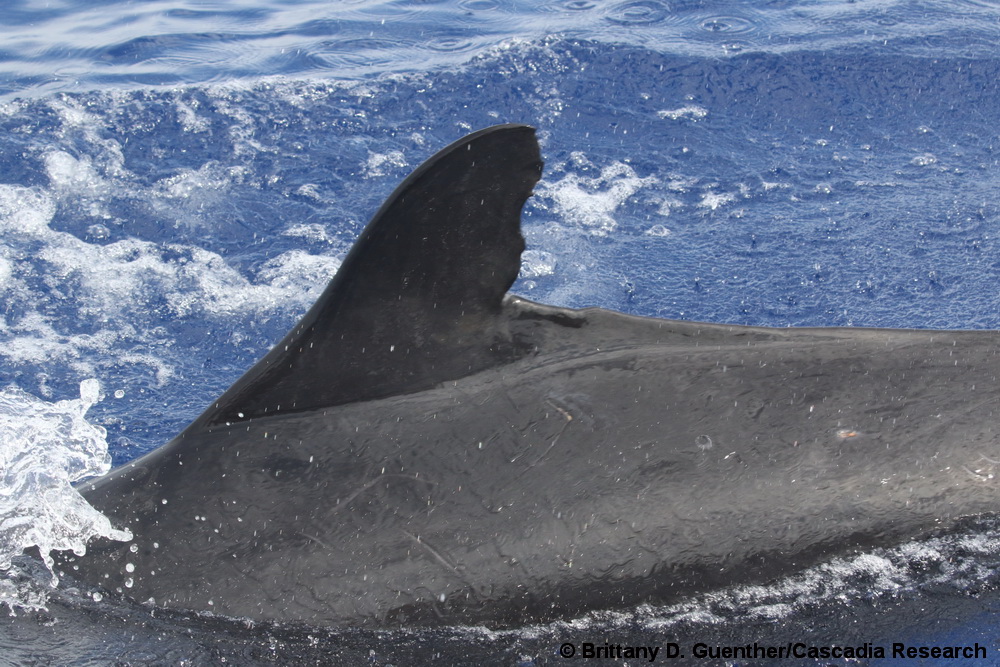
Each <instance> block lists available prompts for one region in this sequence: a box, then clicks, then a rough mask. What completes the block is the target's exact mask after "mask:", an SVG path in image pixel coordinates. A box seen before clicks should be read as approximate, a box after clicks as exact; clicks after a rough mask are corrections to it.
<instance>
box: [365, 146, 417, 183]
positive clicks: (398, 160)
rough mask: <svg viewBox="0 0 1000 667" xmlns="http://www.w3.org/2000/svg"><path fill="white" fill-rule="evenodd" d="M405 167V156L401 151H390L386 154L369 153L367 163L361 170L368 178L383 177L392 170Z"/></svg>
mask: <svg viewBox="0 0 1000 667" xmlns="http://www.w3.org/2000/svg"><path fill="white" fill-rule="evenodd" d="M405 166H407V162H406V156H405V155H403V151H400V150H392V151H389V152H388V153H370V154H369V155H368V161H367V162H365V164H363V165H361V169H362V171H363V172H364V174H365V176H366V177H368V178H375V177H378V176H385V175H386V174H388V173H390V172H391V171H392V170H394V169H401V168H402V167H405Z"/></svg>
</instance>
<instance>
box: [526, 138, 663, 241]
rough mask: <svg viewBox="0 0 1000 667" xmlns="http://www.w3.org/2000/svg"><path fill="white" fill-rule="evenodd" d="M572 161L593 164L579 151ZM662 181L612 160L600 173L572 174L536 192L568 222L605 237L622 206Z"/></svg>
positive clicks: (614, 226)
mask: <svg viewBox="0 0 1000 667" xmlns="http://www.w3.org/2000/svg"><path fill="white" fill-rule="evenodd" d="M570 160H571V161H573V162H574V164H575V165H576V166H580V165H585V166H586V165H588V164H589V163H588V162H587V159H586V157H585V156H584V155H583V154H581V153H578V152H577V153H573V154H572V155H571V156H570ZM658 183H659V181H658V180H657V179H656V177H654V176H645V177H640V176H639V175H638V174H636V172H635V169H633V168H632V167H631V166H630V165H627V164H625V163H623V162H612V163H611V164H609V165H607V166H605V167H603V168H602V169H601V171H600V174H599V175H597V176H583V175H580V174H579V173H568V174H566V175H565V176H563V177H562V178H561V179H559V180H558V181H555V182H552V183H548V184H540V185H539V186H538V188H537V190H536V195H537V196H538V197H539V198H541V199H547V200H550V201H551V202H552V204H553V208H554V210H555V213H556V214H558V215H559V217H560V218H562V220H563V222H565V223H566V224H570V225H579V226H581V227H583V228H585V229H587V230H588V231H590V232H592V233H594V234H598V235H601V236H604V235H606V234H608V233H609V232H611V231H613V230H614V229H615V228H616V227H617V226H618V223H617V222H616V220H615V217H614V213H615V211H616V210H617V209H618V207H619V206H621V205H622V204H624V203H625V202H626V201H627V200H628V199H629V198H630V197H632V196H633V195H635V193H636V192H638V191H639V190H640V189H642V188H646V187H651V186H654V185H656V184H658Z"/></svg>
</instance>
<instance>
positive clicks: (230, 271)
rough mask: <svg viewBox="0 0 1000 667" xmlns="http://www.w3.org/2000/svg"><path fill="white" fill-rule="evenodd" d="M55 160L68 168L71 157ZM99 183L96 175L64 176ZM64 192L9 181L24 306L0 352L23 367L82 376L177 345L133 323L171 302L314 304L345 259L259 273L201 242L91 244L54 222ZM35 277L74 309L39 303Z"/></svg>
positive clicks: (293, 261) (13, 259) (5, 285)
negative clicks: (75, 325)
mask: <svg viewBox="0 0 1000 667" xmlns="http://www.w3.org/2000/svg"><path fill="white" fill-rule="evenodd" d="M54 162H58V163H64V164H63V166H68V165H69V160H67V159H66V158H63V157H57V158H54ZM84 171H85V172H86V171H87V170H86V169H84ZM93 182H94V181H93V180H92V175H87V174H84V176H82V177H80V178H79V179H75V180H74V178H70V177H67V178H65V179H63V180H61V181H60V183H64V184H65V183H78V184H79V183H84V184H91V185H92V184H93ZM188 184H190V183H188ZM175 185H176V184H175ZM87 187H90V185H88V186H87ZM56 196H61V195H53V194H52V193H49V192H46V191H43V190H41V189H37V188H26V187H23V186H14V185H4V184H0V234H2V235H3V238H4V239H5V240H6V241H7V243H5V244H3V245H0V294H3V295H4V296H5V298H7V300H8V302H9V303H12V302H18V303H20V304H22V305H23V309H22V310H20V311H18V313H17V314H16V315H14V316H10V317H8V319H6V320H5V321H4V322H3V327H2V331H3V332H4V333H5V334H6V337H5V338H6V340H5V341H4V345H3V346H2V347H0V356H4V357H7V358H8V359H10V360H11V361H13V362H15V363H20V362H26V363H42V362H47V363H53V362H58V363H63V364H69V365H70V367H71V368H72V369H73V370H74V372H77V373H93V372H95V369H93V368H91V367H90V366H89V365H88V364H87V363H85V362H83V361H81V359H87V358H91V359H93V358H94V357H95V353H96V354H97V355H98V356H99V355H100V353H102V352H103V353H106V352H108V351H110V350H112V349H119V350H120V349H121V348H122V346H125V347H127V346H128V345H129V344H130V343H136V342H138V343H142V344H143V345H144V346H148V345H149V344H161V343H165V344H169V341H165V340H161V339H162V336H163V335H164V334H163V332H162V331H158V330H157V329H155V328H153V329H149V330H147V329H145V328H143V327H139V326H135V325H133V324H132V323H133V322H136V321H137V318H138V319H139V320H141V319H142V317H144V316H145V312H148V311H150V310H151V309H153V308H154V307H156V306H154V305H153V304H155V303H158V302H165V303H166V307H167V308H168V309H169V313H168V314H169V315H170V316H172V317H175V318H176V317H187V316H192V315H198V316H208V317H231V316H233V315H247V314H250V315H266V314H269V313H274V312H276V311H279V310H282V309H286V308H288V307H289V306H292V307H296V306H297V307H305V306H307V305H308V304H309V303H311V302H312V301H313V300H314V299H315V298H316V297H317V296H318V294H319V293H320V292H321V291H322V289H323V287H324V286H325V285H326V283H327V281H328V280H329V279H330V277H331V276H332V275H333V274H334V273H335V272H336V270H337V268H338V267H339V265H340V260H339V258H337V257H334V256H329V255H310V254H308V253H306V252H304V251H299V250H295V251H290V252H286V253H283V254H282V255H279V256H278V257H276V258H274V259H272V260H271V261H269V262H267V263H266V264H264V265H263V266H262V267H261V268H260V269H259V270H258V272H257V274H256V276H255V277H252V278H251V277H247V276H245V275H243V274H241V273H240V272H239V271H237V270H236V269H235V268H233V267H232V266H230V265H229V264H228V263H227V262H226V261H225V260H224V259H223V258H222V257H221V256H220V255H218V254H216V253H214V252H211V251H208V250H204V249H202V248H198V247H194V246H186V245H181V244H157V243H152V242H149V241H142V240H138V239H134V238H126V239H123V240H120V241H115V242H113V243H107V244H104V245H101V244H93V243H88V242H86V241H84V240H82V239H80V238H78V237H76V236H74V235H73V234H69V233H67V232H62V231H57V230H54V229H52V228H51V227H50V226H49V223H50V222H51V221H52V219H53V217H54V215H55V211H56V202H55V198H56ZM29 251H30V253H31V254H33V255H34V261H31V262H30V263H29V262H26V261H25V259H24V257H25V254H26V253H28V252H29ZM29 281H32V282H34V283H35V284H38V283H40V284H42V285H44V288H45V289H46V290H47V291H51V292H53V293H55V294H57V295H59V296H60V309H65V308H70V309H75V312H73V310H70V311H69V312H62V313H60V314H58V315H53V314H51V312H50V311H49V310H46V309H43V308H39V307H37V305H36V304H38V303H42V302H44V300H45V299H47V298H50V297H48V296H46V295H45V294H40V293H38V292H37V289H38V288H37V287H32V286H31V284H30V283H29ZM67 297H71V298H67ZM144 311H145V312H144ZM61 319H70V320H73V319H77V320H95V319H96V320H97V321H99V322H101V324H102V326H100V327H98V330H97V331H89V332H87V333H76V332H68V331H67V330H66V327H65V326H64V325H63V324H62V322H61V321H60V320H61ZM169 373H170V370H169V368H160V369H158V372H157V375H158V376H159V377H163V376H165V375H166V376H168V375H169Z"/></svg>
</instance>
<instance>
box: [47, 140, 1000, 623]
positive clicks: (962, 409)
mask: <svg viewBox="0 0 1000 667" xmlns="http://www.w3.org/2000/svg"><path fill="white" fill-rule="evenodd" d="M541 169H542V162H541V159H540V156H539V148H538V144H537V141H536V139H535V133H534V130H533V129H532V128H530V127H527V126H521V125H502V126H497V127H492V128H488V129H485V130H481V131H479V132H476V133H474V134H471V135H469V136H467V137H465V138H464V139H462V140H460V141H458V142H456V143H454V144H452V145H450V146H448V147H447V148H445V149H444V150H442V151H441V152H439V153H438V154H436V155H435V156H433V157H431V158H430V159H429V160H428V161H427V162H426V163H424V164H423V165H422V166H421V167H420V168H418V169H417V170H416V171H415V172H414V173H413V174H412V175H411V176H409V177H408V178H407V179H406V180H405V181H404V182H403V183H402V184H401V185H400V186H399V187H398V188H397V189H396V191H395V192H394V193H393V195H392V196H391V197H390V198H389V199H388V201H387V202H386V203H385V204H384V205H383V206H382V208H381V209H380V210H379V211H378V212H377V213H376V215H375V217H374V218H373V220H372V221H371V223H369V225H368V227H367V228H366V229H365V230H364V232H363V233H362V234H361V236H360V238H359V239H358V241H357V244H356V245H355V247H354V248H353V249H352V250H351V252H350V253H349V255H348V256H347V258H346V259H345V261H344V262H343V265H342V267H341V269H340V271H339V272H338V273H337V275H336V276H335V277H334V278H333V280H332V281H331V283H330V285H329V286H328V287H327V288H326V290H325V292H324V293H323V295H322V296H321V297H320V299H319V301H318V302H317V303H316V304H315V305H314V306H313V307H312V309H311V310H309V311H308V313H307V314H306V315H305V316H304V317H303V319H302V320H301V321H300V322H299V323H298V324H297V325H296V326H295V328H294V329H293V330H292V331H291V332H290V333H289V334H288V335H287V336H286V337H285V339H284V340H282V341H281V342H280V343H278V344H277V345H276V346H275V347H274V349H272V350H271V351H270V352H269V353H268V354H267V355H266V356H265V357H264V358H263V359H261V360H260V361H259V362H258V363H257V364H256V365H255V366H253V367H252V368H251V369H250V370H249V371H248V372H247V373H246V374H245V375H244V376H243V377H242V378H240V379H239V380H238V381H237V382H236V383H235V384H234V385H233V386H232V387H231V388H230V389H229V390H228V391H226V392H225V393H224V394H223V395H222V396H221V397H220V398H219V399H218V401H216V402H215V403H214V404H213V405H212V406H211V407H209V408H208V410H206V411H205V413H204V414H202V415H201V416H200V417H199V418H198V419H197V420H196V421H195V422H194V423H192V424H191V425H190V426H189V427H188V428H187V429H186V430H184V432H183V433H181V434H180V435H179V436H177V437H176V438H174V439H173V440H172V441H170V442H169V443H167V444H166V445H164V446H163V447H161V448H159V449H157V450H154V451H153V452H151V453H149V454H147V455H146V456H143V457H142V458H139V459H137V460H135V461H133V462H131V463H128V464H126V465H124V466H122V467H120V468H118V469H116V470H114V471H112V472H111V473H109V474H108V475H106V476H104V477H101V478H98V479H95V480H93V481H90V482H87V483H85V484H84V485H82V487H81V489H80V490H81V492H82V493H83V495H84V496H85V497H86V498H87V500H88V501H89V502H90V503H91V504H92V505H93V506H94V507H96V508H97V509H99V510H100V511H101V512H103V513H104V514H106V515H107V516H109V517H110V518H111V519H112V522H113V523H114V524H115V525H116V526H117V527H119V528H127V529H129V530H130V531H131V532H132V533H133V535H134V539H133V540H132V542H130V543H121V542H112V541H110V540H95V541H94V542H93V543H91V544H90V545H89V547H88V549H87V553H86V554H85V555H83V556H78V555H74V554H71V553H64V554H61V556H60V560H59V568H60V570H61V571H62V572H64V573H66V574H69V575H70V576H72V577H74V578H76V579H78V580H81V581H83V582H87V583H90V584H94V585H98V586H103V587H105V588H107V589H108V590H110V591H111V592H112V593H114V591H115V590H117V591H119V592H120V593H121V594H123V595H125V596H126V597H128V598H131V599H133V600H135V601H137V602H147V603H150V604H155V605H157V606H161V607H166V608H170V609H176V610H188V611H195V612H197V611H211V612H213V613H215V614H221V615H225V616H231V617H236V618H248V619H253V620H255V621H265V622H266V621H274V622H285V623H289V622H290V623H303V624H308V625H312V626H351V627H366V626H367V627H376V628H377V627H399V626H431V625H459V624H463V625H464V624H482V625H486V626H490V627H511V626H518V625H523V624H527V623H532V622H538V621H548V620H552V619H558V618H567V617H572V616H574V615H579V614H584V613H586V612H588V611H595V610H605V609H618V608H634V607H635V606H636V605H639V604H642V603H653V604H659V603H670V602H672V601H676V600H678V599H680V598H682V597H684V596H690V595H692V594H695V593H699V592H705V591H709V590H712V589H714V588H718V587H722V586H726V585H730V584H735V583H742V582H766V581H769V580H772V579H774V578H776V577H780V576H782V575H785V574H788V573H791V572H794V571H796V570H798V569H801V568H804V567H806V566H809V565H811V564H815V563H817V562H819V561H821V560H823V559H828V558H830V557H832V556H836V555H842V554H848V553H851V552H854V551H857V550H859V549H864V548H869V547H871V546H873V545H890V544H895V543H899V542H901V541H905V540H907V539H910V538H914V537H919V536H922V535H926V534H928V533H930V532H932V531H934V530H936V529H941V528H947V527H949V526H952V525H954V524H955V522H956V521H957V520H959V519H960V518H961V517H965V516H969V515H975V514H981V513H987V512H993V511H995V510H996V509H997V505H998V502H997V501H998V491H997V484H998V479H1000V477H998V473H1000V470H998V467H1000V446H998V444H1000V443H998V436H997V430H996V429H995V428H994V425H993V423H994V421H995V419H996V416H995V412H994V411H995V410H996V408H997V406H998V382H997V375H998V372H1000V357H998V350H1000V347H998V343H1000V335H998V334H997V333H996V332H976V331H908V330H886V329H854V328H825V329H768V328H756V327H744V326H728V325H719V324H704V323H695V322H682V321H672V320H659V319H647V318H641V317H632V316H628V315H622V314H619V313H614V312H609V311H606V310H600V309H595V308H587V309H583V310H569V309H563V308H554V307H551V306H545V305H540V304H537V303H532V302H530V301H527V300H525V299H522V298H520V297H517V296H514V295H512V294H507V290H508V288H509V287H510V285H511V284H512V283H513V281H514V279H515V278H516V276H517V273H518V270H519V267H520V254H521V251H522V250H523V249H524V240H523V238H522V236H521V233H520V215H521V209H522V207H523V205H524V202H525V200H526V199H527V198H528V197H529V196H530V194H531V190H532V188H533V187H534V185H535V183H536V182H537V181H538V179H539V177H540V175H541Z"/></svg>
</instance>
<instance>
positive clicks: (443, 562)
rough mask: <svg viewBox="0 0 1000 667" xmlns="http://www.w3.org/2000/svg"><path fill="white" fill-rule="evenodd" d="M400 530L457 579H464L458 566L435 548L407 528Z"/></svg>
mask: <svg viewBox="0 0 1000 667" xmlns="http://www.w3.org/2000/svg"><path fill="white" fill-rule="evenodd" d="M400 531H401V532H402V533H403V534H404V535H406V536H407V537H408V538H410V539H411V540H413V541H414V542H416V543H417V544H419V545H420V546H421V547H423V548H424V549H425V550H426V551H427V553H429V554H430V555H431V556H433V557H434V560H436V561H437V562H438V563H440V564H441V565H443V566H444V567H446V568H447V569H448V570H449V571H450V572H451V573H452V574H454V575H455V576H456V577H458V578H459V579H461V580H463V581H465V577H464V576H462V573H461V572H460V571H459V568H458V567H456V566H455V565H453V564H452V563H451V562H450V560H449V559H447V558H445V557H444V556H443V555H442V554H441V553H440V552H439V551H438V550H437V549H435V548H434V547H432V546H431V545H429V544H427V543H426V542H424V541H423V540H421V539H420V538H419V537H417V536H416V535H414V534H413V533H411V532H409V531H408V530H403V529H400Z"/></svg>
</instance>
